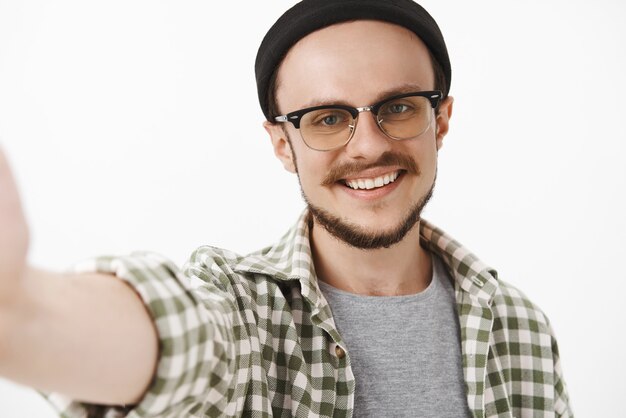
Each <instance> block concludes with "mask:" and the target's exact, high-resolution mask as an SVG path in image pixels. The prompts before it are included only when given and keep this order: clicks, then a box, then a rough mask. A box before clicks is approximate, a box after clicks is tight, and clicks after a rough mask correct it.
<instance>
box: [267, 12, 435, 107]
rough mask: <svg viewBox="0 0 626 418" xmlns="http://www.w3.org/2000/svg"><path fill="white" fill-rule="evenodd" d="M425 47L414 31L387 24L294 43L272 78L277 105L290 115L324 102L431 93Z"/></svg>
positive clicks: (341, 29)
mask: <svg viewBox="0 0 626 418" xmlns="http://www.w3.org/2000/svg"><path fill="white" fill-rule="evenodd" d="M433 84H434V75H433V70H432V65H431V60H430V55H429V53H428V49H427V48H426V46H425V45H424V43H423V42H422V41H421V39H419V38H418V37H417V36H416V35H415V34H414V33H413V32H411V31H409V30H408V29H406V28H403V27H401V26H398V25H394V24H391V23H387V22H380V21H371V20H359V21H352V22H346V23H340V24H336V25H332V26H329V27H326V28H323V29H321V30H318V31H316V32H313V33H311V34H309V35H308V36H306V37H304V38H302V39H301V40H300V41H299V42H298V43H296V44H295V45H294V46H293V47H292V48H291V50H290V51H289V52H288V54H287V55H286V57H285V59H284V60H283V62H282V64H281V66H280V68H279V70H278V77H277V91H276V96H277V99H278V103H279V107H280V109H281V111H283V112H289V111H293V110H296V109H298V108H302V107H306V106H308V105H315V104H316V103H327V102H329V101H335V102H338V103H339V102H342V103H349V104H353V105H358V106H361V105H367V104H370V103H371V102H372V101H375V100H378V99H379V98H380V93H381V92H389V91H394V89H398V90H406V86H412V85H414V86H416V89H417V90H431V89H432V88H433Z"/></svg>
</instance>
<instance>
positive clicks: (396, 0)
mask: <svg viewBox="0 0 626 418" xmlns="http://www.w3.org/2000/svg"><path fill="white" fill-rule="evenodd" d="M357 19H369V20H382V21H386V22H390V23H394V24H396V25H399V26H404V27H405V28H407V29H409V30H410V31H412V32H414V33H415V34H416V35H417V36H419V37H420V39H421V40H422V41H423V42H424V44H426V46H427V47H428V49H429V50H430V52H431V54H432V55H433V57H434V58H435V59H436V60H437V62H438V63H439V65H441V68H442V69H443V73H444V76H445V79H446V85H447V90H446V91H444V92H443V95H444V97H445V96H447V95H448V91H449V90H450V79H451V69H450V59H449V58H448V50H447V48H446V43H445V41H444V40H443V35H442V34H441V31H440V30H439V26H437V22H435V20H434V19H433V18H432V16H431V15H430V14H428V12H427V11H426V10H424V8H423V7H422V6H420V5H419V4H417V3H415V2H414V1H412V0H303V1H301V2H299V3H298V4H296V5H295V6H293V7H292V8H291V9H289V10H287V11H286V12H285V13H284V14H283V15H282V16H281V17H280V18H279V19H278V20H277V21H276V23H274V25H273V26H272V27H271V28H270V30H269V31H268V32H267V34H266V35H265V38H263V42H261V46H260V47H259V51H258V52H257V56H256V62H255V65H254V68H255V73H256V84H257V91H258V94H259V102H260V104H261V109H262V110H263V114H265V117H266V118H267V120H270V115H269V103H268V100H267V96H268V88H269V82H270V79H271V77H272V75H273V74H274V72H275V71H276V70H277V68H278V66H279V65H280V63H281V62H282V60H283V58H284V57H285V55H286V54H287V51H289V49H290V48H291V47H292V46H293V45H294V44H295V43H296V42H298V41H299V40H300V39H302V38H304V37H305V36H307V35H308V34H310V33H312V32H315V31H316V30H318V29H322V28H324V27H326V26H330V25H333V24H335V23H340V22H345V21H348V20H357Z"/></svg>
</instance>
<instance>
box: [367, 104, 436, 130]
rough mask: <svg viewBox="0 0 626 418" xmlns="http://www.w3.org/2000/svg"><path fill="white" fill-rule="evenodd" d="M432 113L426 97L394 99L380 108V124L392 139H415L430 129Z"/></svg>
mask: <svg viewBox="0 0 626 418" xmlns="http://www.w3.org/2000/svg"><path fill="white" fill-rule="evenodd" d="M432 113H433V112H432V105H431V104H430V101H429V100H428V99H427V98H426V97H422V96H409V97H403V98H401V99H393V100H390V101H388V102H385V103H384V104H383V105H382V106H381V107H380V108H379V110H378V115H377V116H378V124H379V126H380V128H381V129H382V130H383V131H385V133H386V134H387V135H389V136H390V137H392V138H395V139H410V138H415V137H416V136H419V135H421V134H423V133H424V132H425V131H426V129H428V126H429V125H430V120H431V117H432Z"/></svg>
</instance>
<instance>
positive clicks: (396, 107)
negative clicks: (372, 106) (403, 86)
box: [388, 103, 409, 113]
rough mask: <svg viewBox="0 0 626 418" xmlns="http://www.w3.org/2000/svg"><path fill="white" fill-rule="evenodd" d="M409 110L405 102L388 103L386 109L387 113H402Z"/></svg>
mask: <svg viewBox="0 0 626 418" xmlns="http://www.w3.org/2000/svg"><path fill="white" fill-rule="evenodd" d="M408 110H409V107H408V106H407V105H405V104H400V103H394V104H391V105H389V107H388V111H389V113H402V112H406V111H408Z"/></svg>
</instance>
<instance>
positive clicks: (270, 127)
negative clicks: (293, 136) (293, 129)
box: [263, 121, 296, 173]
mask: <svg viewBox="0 0 626 418" xmlns="http://www.w3.org/2000/svg"><path fill="white" fill-rule="evenodd" d="M263 127H264V128H265V130H266V131H267V133H268V134H269V135H270V139H271V140H272V146H273V147H274V155H276V157H278V159H279V160H280V161H281V162H282V163H283V167H285V170H287V171H289V172H290V173H295V172H296V164H295V162H294V161H293V152H292V149H291V145H290V144H289V140H288V139H287V134H286V133H285V131H284V129H283V126H282V125H281V124H278V123H270V122H268V121H265V122H263Z"/></svg>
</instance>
